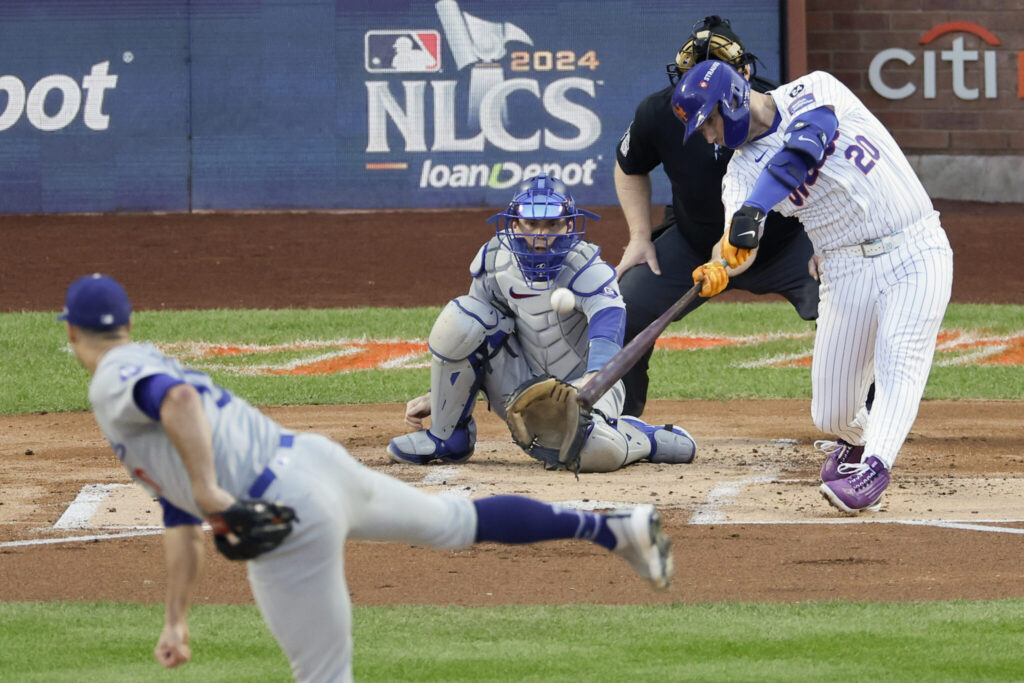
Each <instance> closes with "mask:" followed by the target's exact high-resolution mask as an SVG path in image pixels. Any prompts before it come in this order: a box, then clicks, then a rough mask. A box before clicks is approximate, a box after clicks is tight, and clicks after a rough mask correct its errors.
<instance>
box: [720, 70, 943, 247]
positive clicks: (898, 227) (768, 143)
mask: <svg viewBox="0 0 1024 683" xmlns="http://www.w3.org/2000/svg"><path fill="white" fill-rule="evenodd" d="M768 94H769V95H770V96H771V97H772V99H773V100H774V101H775V105H776V108H777V114H776V120H775V125H774V126H773V128H772V129H771V130H770V131H769V132H768V133H767V134H765V135H762V136H761V137H759V138H757V139H756V140H751V141H750V142H748V143H747V144H745V145H743V146H742V147H740V148H739V149H738V150H736V153H735V154H734V155H733V158H732V161H731V162H730V163H729V170H728V172H727V173H726V176H725V179H724V180H723V183H722V186H723V203H724V204H725V215H726V217H731V216H732V215H733V214H734V213H735V212H736V210H738V209H739V208H740V206H741V205H742V204H743V202H744V201H745V200H746V199H747V197H748V196H749V194H750V191H751V190H752V189H753V187H754V183H755V182H756V180H757V177H758V175H759V174H760V172H761V170H762V169H763V168H764V167H765V166H766V165H767V163H768V160H769V159H771V157H772V155H774V154H775V153H776V152H777V151H778V150H779V149H781V148H782V144H783V142H782V138H783V135H784V133H785V131H786V129H787V128H789V126H790V124H791V123H792V121H793V119H794V118H796V117H797V116H799V115H800V114H802V113H804V112H807V111H810V110H811V109H815V108H817V107H821V106H829V107H831V108H832V109H833V111H834V112H835V114H836V117H837V118H838V119H839V130H838V132H837V135H836V137H835V138H834V139H833V141H832V144H830V145H829V146H828V148H827V150H826V158H825V161H824V163H823V164H822V165H821V166H820V167H819V168H817V169H814V170H811V172H810V173H809V174H808V179H807V180H806V181H805V182H804V183H803V185H801V186H800V187H799V188H797V189H796V190H794V191H793V192H792V193H790V195H789V197H787V198H786V199H784V200H783V201H782V202H780V203H779V204H777V205H776V206H775V207H774V209H775V210H776V211H778V212H779V213H781V214H783V215H786V216H797V217H798V218H799V219H800V221H801V222H802V223H803V225H804V229H805V230H806V231H807V236H808V237H809V238H810V240H811V242H812V243H813V244H814V247H815V251H816V252H818V253H823V252H827V251H829V250H832V249H835V248H837V247H842V246H850V245H855V244H860V243H861V242H865V241H867V240H871V239H876V238H879V237H884V236H886V235H890V234H892V233H896V232H900V231H902V230H904V229H905V228H908V227H910V226H911V225H914V224H916V223H918V222H919V221H922V220H924V219H926V218H928V217H930V216H932V215H934V214H935V210H934V208H933V207H932V202H931V199H929V197H928V194H927V193H926V192H925V189H924V187H923V186H922V185H921V181H920V180H919V179H918V177H917V175H916V174H915V173H914V171H913V169H912V168H911V166H910V163H909V162H908V161H907V158H906V156H905V155H904V154H903V152H902V150H900V148H899V145H897V144H896V141H895V140H894V139H893V137H892V135H891V134H890V133H889V131H888V130H886V128H885V126H884V125H882V123H881V122H880V121H879V120H878V119H877V118H876V117H875V116H874V115H873V114H872V113H871V112H870V111H868V109H867V107H865V106H864V104H863V103H862V102H861V101H860V100H859V99H858V98H857V97H856V96H855V95H854V94H853V93H852V92H850V90H849V88H847V87H846V86H845V85H843V84H842V83H841V82H840V81H839V80H837V79H836V78H835V77H834V76H832V75H831V74H827V73H825V72H822V71H815V72H814V73H811V74H808V75H806V76H802V77H800V78H798V79H797V80H795V81H792V82H790V83H787V84H785V85H783V86H780V87H779V88H777V89H775V90H773V91H771V92H770V93H768Z"/></svg>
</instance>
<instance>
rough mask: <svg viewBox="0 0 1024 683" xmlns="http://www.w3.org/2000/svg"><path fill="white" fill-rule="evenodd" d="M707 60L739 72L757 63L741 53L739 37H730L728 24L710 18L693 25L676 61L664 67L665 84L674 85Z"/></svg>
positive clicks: (713, 16) (741, 44) (715, 16)
mask: <svg viewBox="0 0 1024 683" xmlns="http://www.w3.org/2000/svg"><path fill="white" fill-rule="evenodd" d="M708 59H717V60H719V61H722V62H725V63H726V64H731V65H732V66H734V67H736V69H742V68H743V67H744V66H746V65H747V64H750V65H751V67H750V68H751V70H753V68H754V63H755V62H756V61H757V57H755V56H754V55H752V54H750V53H749V52H746V51H745V50H744V49H743V43H742V41H740V37H739V36H738V35H736V34H735V33H733V30H732V24H731V23H730V22H729V20H728V19H723V18H721V17H720V16H718V15H712V16H710V17H704V19H702V20H700V21H698V22H697V23H695V24H694V25H693V30H692V32H691V33H690V37H689V38H687V40H686V43H685V44H684V45H683V46H682V47H681V48H679V52H678V53H676V61H675V62H673V63H672V64H666V65H665V72H666V73H667V74H668V80H669V82H670V83H671V84H672V85H675V84H676V83H678V82H679V79H680V78H682V77H683V76H684V75H685V74H686V72H687V71H689V70H690V69H691V68H693V67H694V66H696V65H697V64H698V63H699V62H703V61H705V60H708ZM751 75H753V71H751Z"/></svg>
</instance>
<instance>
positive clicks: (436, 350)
mask: <svg viewBox="0 0 1024 683" xmlns="http://www.w3.org/2000/svg"><path fill="white" fill-rule="evenodd" d="M513 329H515V322H514V321H513V320H512V319H511V318H509V317H507V316H505V315H504V314H502V313H501V312H500V311H498V310H497V309H496V308H494V307H493V306H491V305H490V304H488V303H486V302H484V301H481V300H480V299H477V298H474V297H471V296H468V295H465V296H460V297H458V298H455V299H452V300H451V301H449V302H448V305H447V306H445V307H444V310H442V311H441V315H439V316H437V320H436V321H434V327H433V328H431V330H430V336H429V337H428V338H427V345H428V346H429V347H430V352H431V353H432V354H434V356H436V357H437V358H440V359H441V360H445V361H459V360H464V359H466V358H469V357H470V356H471V355H473V353H474V352H476V351H477V350H478V349H480V348H481V346H483V345H484V344H486V345H487V349H488V351H489V352H493V351H494V350H496V349H498V348H500V347H501V345H502V343H503V342H504V341H505V338H506V337H507V336H508V335H509V334H510V333H511V332H512V330H513Z"/></svg>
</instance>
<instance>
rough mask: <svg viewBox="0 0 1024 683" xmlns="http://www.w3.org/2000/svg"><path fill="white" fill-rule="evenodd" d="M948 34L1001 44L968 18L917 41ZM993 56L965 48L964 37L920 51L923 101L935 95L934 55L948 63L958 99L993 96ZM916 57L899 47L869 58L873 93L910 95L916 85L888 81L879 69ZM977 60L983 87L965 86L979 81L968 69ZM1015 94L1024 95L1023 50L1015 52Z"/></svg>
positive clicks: (901, 97) (896, 97) (892, 78)
mask: <svg viewBox="0 0 1024 683" xmlns="http://www.w3.org/2000/svg"><path fill="white" fill-rule="evenodd" d="M947 33H969V34H971V35H974V36H977V37H978V38H981V40H982V41H984V43H985V44H986V45H990V46H992V47H997V46H999V45H1000V42H999V39H998V38H996V37H995V36H994V35H993V34H992V32H991V31H989V30H988V29H985V28H983V27H981V26H979V25H977V24H974V23H971V22H969V21H950V22H947V23H945V24H940V25H938V26H936V27H935V28H933V29H931V30H930V31H928V32H927V33H925V34H924V35H922V36H921V39H920V40H919V41H918V44H920V45H928V44H929V43H931V42H933V41H934V40H936V39H937V38H939V37H941V36H944V35H946V34H947ZM996 55H997V52H996V51H995V50H980V51H979V50H968V49H966V47H965V46H964V38H963V36H958V37H957V38H956V39H954V40H953V45H952V49H949V50H941V51H936V50H924V51H923V54H922V55H920V56H923V60H922V61H923V65H922V72H923V76H924V82H923V84H922V86H923V90H924V98H925V99H926V100H933V99H935V98H936V86H935V81H936V73H937V71H938V68H939V67H938V60H937V59H936V58H937V57H938V58H941V59H942V61H943V62H949V68H950V69H951V70H952V76H953V79H952V81H953V94H954V95H955V96H956V97H957V98H958V99H961V100H976V99H978V98H979V97H981V94H982V92H984V96H985V99H990V100H993V99H996V97H997V96H998V90H999V88H998V78H997V70H996ZM918 56H919V55H915V54H914V53H912V52H910V51H909V50H904V49H903V48H898V47H890V48H888V49H885V50H882V51H881V52H879V53H878V54H877V55H875V57H874V59H872V60H871V64H870V65H869V67H868V82H869V83H870V84H871V87H872V88H873V89H874V91H875V92H877V93H878V94H879V95H881V96H882V97H884V98H886V99H889V100H904V99H906V98H908V97H910V96H911V95H913V94H914V93H915V92H917V86H916V85H915V84H914V83H902V84H895V83H894V81H895V80H896V77H895V76H889V77H888V79H887V80H886V79H883V77H882V70H883V69H884V68H885V66H886V64H887V63H889V62H891V61H900V62H903V63H904V64H906V65H908V66H909V65H912V64H914V62H916V61H917V58H918ZM979 61H980V62H981V64H982V71H983V77H982V79H981V84H982V85H983V87H980V88H979V87H971V86H970V85H968V82H969V81H970V82H971V83H978V82H979V81H978V79H976V78H972V79H969V78H968V76H967V72H968V69H969V68H970V65H971V64H972V63H973V62H979ZM1017 97H1018V98H1024V52H1018V53H1017Z"/></svg>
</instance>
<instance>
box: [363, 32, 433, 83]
mask: <svg viewBox="0 0 1024 683" xmlns="http://www.w3.org/2000/svg"><path fill="white" fill-rule="evenodd" d="M364 39H365V44H366V70H367V71H369V72H370V73H391V74H395V73H434V72H437V71H440V70H441V34H440V33H438V32H437V31H431V30H423V31H419V30H413V29H409V30H400V31H367V32H366V35H365V37H364Z"/></svg>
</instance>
